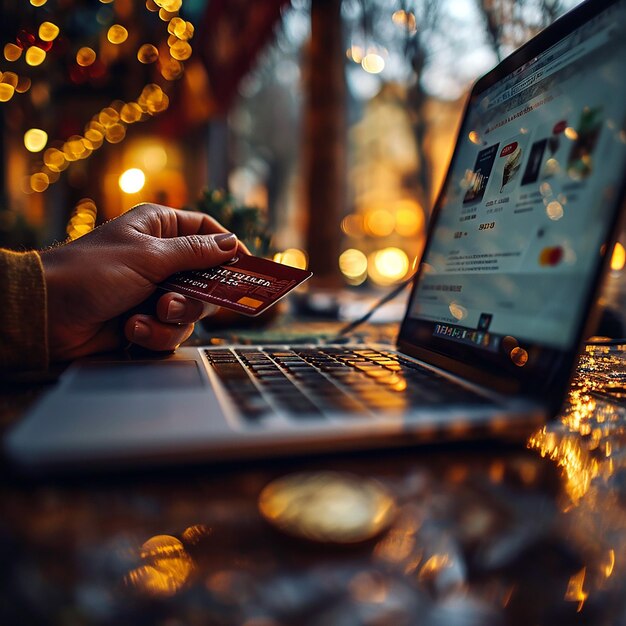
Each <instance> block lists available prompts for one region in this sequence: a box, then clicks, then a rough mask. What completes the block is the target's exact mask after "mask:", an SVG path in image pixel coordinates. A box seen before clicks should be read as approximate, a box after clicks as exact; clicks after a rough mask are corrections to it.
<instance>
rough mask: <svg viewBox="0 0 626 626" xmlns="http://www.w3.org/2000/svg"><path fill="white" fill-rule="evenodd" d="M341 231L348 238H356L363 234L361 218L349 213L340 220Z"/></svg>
mask: <svg viewBox="0 0 626 626" xmlns="http://www.w3.org/2000/svg"><path fill="white" fill-rule="evenodd" d="M341 230H342V231H343V232H344V233H345V234H346V235H349V236H350V237H358V236H359V235H362V234H363V216H361V215H357V214H356V213H350V215H346V217H344V218H343V220H341Z"/></svg>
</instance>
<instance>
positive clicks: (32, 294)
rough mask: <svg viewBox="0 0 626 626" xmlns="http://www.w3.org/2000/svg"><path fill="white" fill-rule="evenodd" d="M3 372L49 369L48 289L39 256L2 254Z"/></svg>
mask: <svg viewBox="0 0 626 626" xmlns="http://www.w3.org/2000/svg"><path fill="white" fill-rule="evenodd" d="M0 293H1V294H2V296H3V303H2V307H0V372H13V371H19V370H42V369H45V368H46V367H47V365H48V344H47V320H46V286H45V280H44V274H43V267H42V264H41V259H40V257H39V254H38V253H37V252H10V251H8V250H0Z"/></svg>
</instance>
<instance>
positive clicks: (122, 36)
mask: <svg viewBox="0 0 626 626" xmlns="http://www.w3.org/2000/svg"><path fill="white" fill-rule="evenodd" d="M107 39H108V40H109V41H110V42H111V43H112V44H116V45H117V44H121V43H124V42H125V41H126V40H127V39H128V31H127V30H126V29H125V28H124V27H123V26H122V25H121V24H113V26H111V27H110V28H109V30H108V32H107Z"/></svg>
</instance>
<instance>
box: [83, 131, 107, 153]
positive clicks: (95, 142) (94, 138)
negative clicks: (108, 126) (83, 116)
mask: <svg viewBox="0 0 626 626" xmlns="http://www.w3.org/2000/svg"><path fill="white" fill-rule="evenodd" d="M85 138H86V139H88V140H89V141H90V143H91V146H92V149H93V150H97V149H98V148H99V147H100V146H101V145H102V142H103V141H104V134H103V133H101V132H100V131H99V130H95V129H93V128H88V129H87V130H86V131H85Z"/></svg>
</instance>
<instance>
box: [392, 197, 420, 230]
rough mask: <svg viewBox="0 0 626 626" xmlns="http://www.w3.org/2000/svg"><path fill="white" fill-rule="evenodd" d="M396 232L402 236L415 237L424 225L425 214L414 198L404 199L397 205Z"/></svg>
mask: <svg viewBox="0 0 626 626" xmlns="http://www.w3.org/2000/svg"><path fill="white" fill-rule="evenodd" d="M396 207H397V208H396V232H397V233H398V235H401V236H402V237H414V236H415V235H417V234H418V233H419V232H420V231H421V230H422V228H423V227H424V215H423V213H422V210H421V207H420V205H419V204H418V203H417V202H415V201H414V200H403V201H401V202H399V203H398V204H397V205H396Z"/></svg>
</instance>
